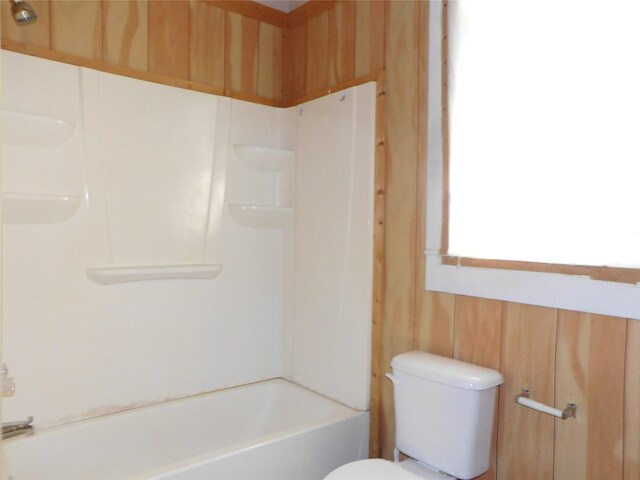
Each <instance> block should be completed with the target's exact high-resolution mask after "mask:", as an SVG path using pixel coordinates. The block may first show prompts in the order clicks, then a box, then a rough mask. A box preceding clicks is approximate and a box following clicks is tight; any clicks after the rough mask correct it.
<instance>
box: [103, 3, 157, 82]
mask: <svg viewBox="0 0 640 480" xmlns="http://www.w3.org/2000/svg"><path fill="white" fill-rule="evenodd" d="M102 15H103V28H104V31H103V42H102V48H103V50H102V58H103V60H104V61H105V62H107V63H111V64H113V65H122V66H125V67H129V68H133V69H135V70H142V71H146V70H147V68H148V61H147V48H148V46H147V36H148V31H147V0H129V1H126V2H123V1H120V0H105V1H103V2H102Z"/></svg>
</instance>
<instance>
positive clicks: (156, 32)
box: [148, 0, 189, 80]
mask: <svg viewBox="0 0 640 480" xmlns="http://www.w3.org/2000/svg"><path fill="white" fill-rule="evenodd" d="M148 12H149V20H148V29H149V39H148V42H149V71H150V72H154V73H161V74H163V75H168V76H171V77H175V78H181V79H185V80H186V79H188V78H189V8H188V4H187V3H186V2H182V1H178V0H166V1H161V2H157V1H153V2H149V3H148Z"/></svg>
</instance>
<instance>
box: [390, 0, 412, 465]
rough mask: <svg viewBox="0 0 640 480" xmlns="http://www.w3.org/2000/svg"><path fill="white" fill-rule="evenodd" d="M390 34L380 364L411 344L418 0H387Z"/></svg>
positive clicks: (409, 348) (391, 392)
mask: <svg viewBox="0 0 640 480" xmlns="http://www.w3.org/2000/svg"><path fill="white" fill-rule="evenodd" d="M386 7H387V10H386V15H387V20H388V24H389V32H388V33H389V35H388V36H387V38H386V45H385V55H386V57H387V61H388V67H389V68H388V70H387V72H386V82H387V102H386V113H387V115H386V117H387V118H386V131H387V166H386V188H387V191H386V199H385V218H386V222H385V225H386V228H385V259H386V281H385V313H384V322H383V325H382V344H381V357H380V358H381V368H383V369H384V368H387V367H388V365H389V363H390V361H391V359H392V358H393V357H394V356H395V355H397V354H399V353H402V352H406V351H408V350H411V349H412V348H413V343H414V317H415V262H416V255H415V235H416V230H415V228H416V224H415V222H416V172H417V167H418V158H417V156H418V155H417V143H418V139H417V121H418V120H417V117H418V114H417V104H418V82H417V77H418V54H419V48H418V43H419V39H418V37H419V30H418V7H419V4H418V3H417V2H405V1H402V2H389V3H387V4H386ZM382 385H383V386H382V402H383V409H382V415H381V420H382V434H381V435H382V441H383V445H382V455H383V456H384V457H385V458H391V456H392V453H393V432H394V428H395V424H394V421H393V390H392V388H391V385H390V384H389V382H386V383H383V384H382Z"/></svg>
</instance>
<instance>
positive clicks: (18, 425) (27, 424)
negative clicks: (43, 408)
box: [2, 417, 33, 440]
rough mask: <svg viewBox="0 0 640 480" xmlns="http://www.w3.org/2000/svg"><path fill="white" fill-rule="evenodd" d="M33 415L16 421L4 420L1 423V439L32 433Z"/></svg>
mask: <svg viewBox="0 0 640 480" xmlns="http://www.w3.org/2000/svg"><path fill="white" fill-rule="evenodd" d="M32 423H33V417H27V419H26V420H21V421H18V422H5V423H3V424H2V439H3V440H6V439H7V438H12V437H17V436H18V435H33V425H32Z"/></svg>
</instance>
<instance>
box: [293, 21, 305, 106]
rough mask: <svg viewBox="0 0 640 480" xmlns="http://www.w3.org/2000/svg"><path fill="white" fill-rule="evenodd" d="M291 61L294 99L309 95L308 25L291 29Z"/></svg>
mask: <svg viewBox="0 0 640 480" xmlns="http://www.w3.org/2000/svg"><path fill="white" fill-rule="evenodd" d="M291 45H292V52H291V60H292V62H293V74H292V83H293V85H292V89H293V94H292V98H300V97H304V96H305V94H306V93H307V24H306V23H305V24H303V25H300V26H298V27H295V28H292V29H291Z"/></svg>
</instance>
